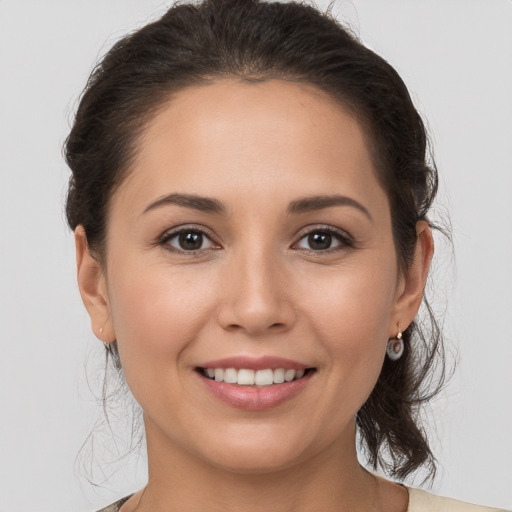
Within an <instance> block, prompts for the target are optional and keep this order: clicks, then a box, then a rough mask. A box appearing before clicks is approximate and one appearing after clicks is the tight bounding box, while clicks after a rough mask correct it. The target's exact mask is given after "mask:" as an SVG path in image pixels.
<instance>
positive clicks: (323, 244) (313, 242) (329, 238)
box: [297, 229, 351, 252]
mask: <svg viewBox="0 0 512 512" xmlns="http://www.w3.org/2000/svg"><path fill="white" fill-rule="evenodd" d="M346 246H351V242H350V239H349V238H348V236H344V235H342V234H341V233H338V232H337V231H334V230H330V229H316V230H314V231H310V232H309V233H307V234H306V235H305V236H303V237H302V238H301V239H300V240H299V242H298V244H297V247H298V248H299V249H307V250H309V251H316V252H320V251H329V250H333V249H338V248H342V247H346Z"/></svg>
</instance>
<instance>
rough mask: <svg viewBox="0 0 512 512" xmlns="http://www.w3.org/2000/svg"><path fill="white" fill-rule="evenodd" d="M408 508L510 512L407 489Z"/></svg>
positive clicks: (111, 510) (112, 511)
mask: <svg viewBox="0 0 512 512" xmlns="http://www.w3.org/2000/svg"><path fill="white" fill-rule="evenodd" d="M407 490H408V491H409V506H408V507H407V512H512V510H509V511H506V510H505V509H498V508H489V507H480V506H479V505H470V504H469V503H464V502H462V501H458V500H452V499H451V498H443V497H441V496H436V495H435V494H431V493H429V492H427V491H423V490H421V489H413V488H412V487H408V488H407ZM128 498H130V496H127V497H126V498H123V499H122V500H119V501H116V502H115V503H113V504H112V505H110V506H108V507H106V508H102V509H101V510H99V511H98V512H118V511H119V509H120V508H121V505H122V504H123V503H125V502H126V501H127V500H128Z"/></svg>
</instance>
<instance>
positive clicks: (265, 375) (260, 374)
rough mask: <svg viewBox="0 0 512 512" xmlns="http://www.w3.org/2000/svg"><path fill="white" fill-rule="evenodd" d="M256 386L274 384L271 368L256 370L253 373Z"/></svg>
mask: <svg viewBox="0 0 512 512" xmlns="http://www.w3.org/2000/svg"><path fill="white" fill-rule="evenodd" d="M254 384H256V386H270V385H271V384H274V372H273V371H272V370H258V371H257V372H256V374H255V375H254Z"/></svg>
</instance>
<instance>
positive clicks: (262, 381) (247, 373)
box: [196, 367, 316, 387]
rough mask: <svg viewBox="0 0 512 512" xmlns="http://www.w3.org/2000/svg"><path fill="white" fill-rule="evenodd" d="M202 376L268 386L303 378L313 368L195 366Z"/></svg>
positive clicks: (313, 369) (226, 381)
mask: <svg viewBox="0 0 512 512" xmlns="http://www.w3.org/2000/svg"><path fill="white" fill-rule="evenodd" d="M196 371H198V372H199V373H200V374H201V375H202V376H203V377H206V378H207V379H209V380H213V381H215V382H224V383H226V384H235V385H238V386H253V387H269V386H276V385H280V384H285V383H288V382H294V381H298V380H301V379H304V378H305V377H306V376H308V375H310V374H311V373H313V372H315V371H316V369H315V368H295V369H294V368H288V369H285V368H263V369H258V370H254V369H251V368H219V367H217V368H201V367H198V368H196Z"/></svg>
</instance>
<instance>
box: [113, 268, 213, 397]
mask: <svg viewBox="0 0 512 512" xmlns="http://www.w3.org/2000/svg"><path fill="white" fill-rule="evenodd" d="M127 267H129V265H123V266H118V267H117V268H116V269H115V271H114V272H113V273H112V279H111V282H112V283H113V286H112V287H111V290H110V291H109V297H110V303H111V315H112V321H113V324H114V330H115V333H116V338H117V341H118V347H119V355H120V358H121V363H122V365H123V370H124V373H125V376H126V379H127V381H128V384H129V385H130V387H131V388H132V391H133V392H134V394H136V389H133V388H134V387H136V386H137V381H142V380H145V381H146V383H148V382H150V381H152V379H155V381H157V380H158V379H162V372H164V373H166V374H167V375H168V378H170V379H172V378H173V375H175V374H176V372H175V371H173V370H176V369H177V368H178V364H179V363H180V354H181V353H182V351H183V350H184V349H185V348H187V347H188V346H190V345H191V344H193V343H194V340H195V339H196V338H197V336H198V333H199V332H200V331H201V329H202V328H203V326H204V323H205V321H206V319H207V318H209V307H210V304H209V301H208V298H207V294H206V293H205V287H204V282H205V281H204V279H208V278H207V277H206V276H197V275H196V278H194V279H193V278H191V277H190V273H188V272H183V271H180V270H179V269H176V268H171V267H164V268H162V266H161V265H153V266H148V267H145V268H134V266H132V267H131V268H130V269H128V268H127ZM127 275H128V276H132V277H130V278H128V279H127V278H126V277H125V276H127ZM114 283H115V285H114ZM157 376H159V377H157ZM166 378H167V377H166ZM148 379H149V380H148ZM160 382H161V381H160ZM155 384H158V383H157V382H155Z"/></svg>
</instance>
